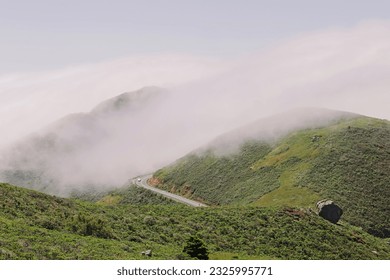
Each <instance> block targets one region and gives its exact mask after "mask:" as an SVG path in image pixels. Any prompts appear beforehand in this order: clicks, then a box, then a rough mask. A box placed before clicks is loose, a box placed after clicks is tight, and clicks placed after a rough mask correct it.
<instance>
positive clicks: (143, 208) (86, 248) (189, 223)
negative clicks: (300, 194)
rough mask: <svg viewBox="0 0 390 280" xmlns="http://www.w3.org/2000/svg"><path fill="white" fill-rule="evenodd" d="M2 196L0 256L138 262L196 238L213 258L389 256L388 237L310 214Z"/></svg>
mask: <svg viewBox="0 0 390 280" xmlns="http://www.w3.org/2000/svg"><path fill="white" fill-rule="evenodd" d="M0 192H1V195H0V223H1V225H2V226H1V227H0V259H143V258H148V257H146V256H142V255H141V252H142V251H145V250H148V249H150V250H152V257H151V258H152V259H183V258H186V257H185V256H183V252H182V250H183V248H184V246H185V244H186V241H187V240H188V237H189V236H193V235H197V236H199V237H200V238H201V239H202V240H204V242H205V244H206V246H207V248H208V250H209V252H210V258H211V259H390V247H389V245H388V244H387V243H386V241H385V240H382V239H378V238H375V237H373V236H371V235H369V234H367V233H366V232H364V231H362V230H361V229H359V228H356V227H353V226H350V225H349V224H348V223H344V224H342V225H333V224H331V223H329V222H326V221H325V220H323V219H321V218H320V217H318V216H317V215H316V214H315V213H312V212H311V211H308V210H300V209H295V208H261V207H253V206H245V207H243V206H224V207H208V208H192V207H188V206H184V205H179V204H172V205H150V204H149V205H129V204H116V205H101V204H100V205H99V204H97V203H94V202H85V201H80V200H75V199H63V198H58V197H53V196H49V195H45V194H42V193H39V192H35V191H31V190H26V189H22V188H18V187H14V186H10V185H7V184H0ZM373 251H375V252H377V253H373ZM187 258H188V257H187Z"/></svg>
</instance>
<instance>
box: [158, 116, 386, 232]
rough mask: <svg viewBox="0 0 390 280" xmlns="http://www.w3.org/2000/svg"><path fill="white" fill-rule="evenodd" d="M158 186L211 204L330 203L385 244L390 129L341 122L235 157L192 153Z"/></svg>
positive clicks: (250, 145)
mask: <svg viewBox="0 0 390 280" xmlns="http://www.w3.org/2000/svg"><path fill="white" fill-rule="evenodd" d="M154 177H155V178H156V179H158V180H159V182H160V184H159V187H161V188H164V189H166V190H169V191H172V192H176V193H180V194H183V195H186V196H188V197H192V198H195V199H198V200H201V201H204V202H206V203H208V204H211V205H256V206H267V207H299V208H314V207H315V203H316V202H317V201H318V200H320V199H322V198H328V199H332V200H334V201H336V203H338V204H339V205H340V206H341V207H342V208H343V209H344V216H343V220H345V221H347V222H349V223H351V224H353V225H356V226H359V227H362V228H363V229H364V230H366V231H367V232H369V233H371V234H374V235H376V236H379V237H390V207H389V205H390V122H388V121H385V120H378V119H373V118H368V117H355V118H352V119H351V118H350V119H342V120H339V121H338V122H334V123H333V124H331V125H328V126H326V127H322V128H316V129H305V130H299V131H296V132H293V133H290V134H288V135H287V136H285V137H282V138H281V139H279V140H278V141H276V142H272V143H271V142H265V141H254V140H250V141H248V142H246V143H244V144H243V145H242V146H241V147H240V149H239V151H238V152H237V153H234V154H228V155H223V156H221V155H217V154H216V153H215V152H214V150H213V149H209V150H208V151H207V152H204V153H194V154H191V155H189V156H187V157H184V158H183V159H181V160H179V161H178V162H176V163H175V164H173V165H171V166H169V167H167V168H164V169H161V170H159V171H157V172H156V173H155V174H154Z"/></svg>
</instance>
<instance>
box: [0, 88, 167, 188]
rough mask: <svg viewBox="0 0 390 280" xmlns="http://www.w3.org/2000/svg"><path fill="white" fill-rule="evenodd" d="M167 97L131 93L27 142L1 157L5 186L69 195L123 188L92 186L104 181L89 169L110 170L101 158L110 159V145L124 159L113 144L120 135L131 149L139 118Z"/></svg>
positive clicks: (157, 92)
mask: <svg viewBox="0 0 390 280" xmlns="http://www.w3.org/2000/svg"><path fill="white" fill-rule="evenodd" d="M165 93H166V91H165V90H164V89H161V88H157V87H146V88H142V89H140V90H138V91H135V92H126V93H123V94H121V95H118V96H116V97H113V98H111V99H108V100H106V101H104V102H102V103H100V104H99V105H97V106H96V107H95V108H93V109H92V111H91V112H89V113H76V114H71V115H68V116H66V117H64V118H62V119H60V120H58V121H56V122H54V123H53V124H52V125H50V126H48V127H47V128H45V129H44V130H42V131H38V132H36V133H34V134H32V135H30V136H29V137H27V138H25V139H22V140H21V141H19V142H18V143H16V144H15V145H13V146H12V147H10V148H9V149H8V150H6V151H5V152H3V153H2V155H1V159H2V160H1V164H2V165H1V166H0V181H3V182H8V183H11V184H15V185H18V186H25V187H28V188H33V189H38V190H44V191H45V192H48V193H55V194H66V193H69V191H71V189H72V188H80V185H83V187H84V188H99V187H102V186H99V184H100V182H102V183H101V184H105V185H107V184H108V185H110V184H112V185H113V186H117V184H118V183H123V182H124V180H123V178H120V179H118V180H115V178H109V179H107V180H96V181H94V180H89V179H88V178H94V177H96V178H99V171H98V169H96V170H94V169H93V167H92V165H91V164H88V163H91V162H93V161H95V163H96V162H101V165H100V166H101V168H106V167H105V166H102V165H104V162H103V161H104V159H105V158H107V157H105V156H104V154H103V155H101V156H100V157H99V156H97V155H99V153H102V152H103V151H104V152H105V154H107V153H111V151H110V148H108V147H107V146H110V145H113V146H114V148H112V154H113V156H115V154H114V153H115V152H118V153H120V151H116V149H115V143H114V142H113V140H114V141H115V139H117V138H118V137H115V136H116V135H118V134H120V137H119V138H121V139H123V140H122V141H123V143H126V141H127V142H128V143H129V144H128V145H130V143H131V138H132V132H133V131H134V123H133V122H134V120H133V119H134V116H135V115H137V114H139V112H140V111H142V110H143V109H144V108H145V107H148V106H154V105H155V103H158V102H159V100H161V98H163V97H164V94H165ZM119 148H123V147H118V149H119ZM95 155H96V159H94V158H93V157H94V156H95ZM89 166H91V167H90V169H88V168H89ZM109 168H110V167H107V169H109ZM94 173H96V174H94ZM85 174H87V175H86V178H84V177H83V175H85ZM124 178H125V179H127V178H128V177H127V176H124Z"/></svg>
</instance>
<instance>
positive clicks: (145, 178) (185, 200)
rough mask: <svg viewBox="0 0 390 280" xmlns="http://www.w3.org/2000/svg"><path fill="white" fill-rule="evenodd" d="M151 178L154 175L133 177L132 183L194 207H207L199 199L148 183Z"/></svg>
mask: <svg viewBox="0 0 390 280" xmlns="http://www.w3.org/2000/svg"><path fill="white" fill-rule="evenodd" d="M150 178H152V175H145V176H140V177H138V178H136V179H133V180H132V183H133V184H135V185H137V186H138V187H141V188H144V189H147V190H150V191H152V192H155V193H158V194H161V195H163V196H165V197H167V198H169V199H173V200H175V201H177V202H180V203H184V204H187V205H189V206H193V207H207V205H206V204H203V203H200V202H198V201H195V200H191V199H188V198H185V197H182V196H180V195H176V194H173V193H170V192H167V191H163V190H160V189H158V188H155V187H152V186H150V185H149V184H148V180H149V179H150ZM139 179H140V180H139Z"/></svg>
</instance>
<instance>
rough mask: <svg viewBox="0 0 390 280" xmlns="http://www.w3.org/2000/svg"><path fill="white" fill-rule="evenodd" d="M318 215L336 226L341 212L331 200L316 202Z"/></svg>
mask: <svg viewBox="0 0 390 280" xmlns="http://www.w3.org/2000/svg"><path fill="white" fill-rule="evenodd" d="M317 209H318V215H320V216H321V217H322V218H324V219H325V220H328V221H329V222H331V223H334V224H337V222H338V221H339V220H340V218H341V215H342V214H343V210H342V209H341V208H340V207H339V206H338V205H336V204H335V203H334V202H333V201H332V200H328V199H324V200H320V201H318V202H317Z"/></svg>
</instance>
